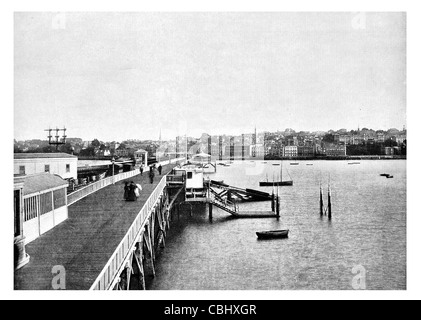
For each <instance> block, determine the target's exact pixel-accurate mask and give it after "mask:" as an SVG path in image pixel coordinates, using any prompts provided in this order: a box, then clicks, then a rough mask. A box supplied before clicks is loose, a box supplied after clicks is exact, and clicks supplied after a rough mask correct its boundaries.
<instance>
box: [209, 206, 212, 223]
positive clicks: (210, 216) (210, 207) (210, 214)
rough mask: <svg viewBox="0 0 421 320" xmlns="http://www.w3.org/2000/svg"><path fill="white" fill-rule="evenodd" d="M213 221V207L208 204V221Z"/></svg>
mask: <svg viewBox="0 0 421 320" xmlns="http://www.w3.org/2000/svg"><path fill="white" fill-rule="evenodd" d="M212 219H213V205H212V203H209V220H210V221H212Z"/></svg>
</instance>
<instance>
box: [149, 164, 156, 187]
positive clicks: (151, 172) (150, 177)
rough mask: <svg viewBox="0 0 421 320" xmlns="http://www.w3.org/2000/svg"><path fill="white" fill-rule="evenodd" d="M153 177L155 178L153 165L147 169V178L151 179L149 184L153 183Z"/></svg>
mask: <svg viewBox="0 0 421 320" xmlns="http://www.w3.org/2000/svg"><path fill="white" fill-rule="evenodd" d="M154 178H155V172H154V167H150V170H149V180H150V181H151V184H152V183H153V179H154Z"/></svg>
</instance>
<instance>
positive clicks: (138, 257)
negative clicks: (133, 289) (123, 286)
mask: <svg viewBox="0 0 421 320" xmlns="http://www.w3.org/2000/svg"><path fill="white" fill-rule="evenodd" d="M142 246H143V244H142V243H141V242H139V243H138V245H137V247H138V248H137V249H136V250H135V252H134V254H133V264H135V265H136V267H137V269H138V271H139V272H138V274H137V281H138V288H137V289H138V290H146V284H145V271H144V269H143V258H142V251H143V248H142Z"/></svg>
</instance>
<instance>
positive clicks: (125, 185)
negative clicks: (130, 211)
mask: <svg viewBox="0 0 421 320" xmlns="http://www.w3.org/2000/svg"><path fill="white" fill-rule="evenodd" d="M129 191H130V187H129V183H128V182H125V183H124V200H127V199H129Z"/></svg>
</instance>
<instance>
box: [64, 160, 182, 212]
mask: <svg viewBox="0 0 421 320" xmlns="http://www.w3.org/2000/svg"><path fill="white" fill-rule="evenodd" d="M182 160H184V158H177V159H172V160H171V163H176V162H177V161H182ZM158 164H161V165H163V166H165V165H167V164H170V161H169V160H167V161H163V162H160V163H158ZM148 171H149V167H146V168H145V172H148ZM138 174H140V170H139V169H135V170H133V171H128V172H123V173H119V174H116V175H114V176H111V177H107V178H105V179H102V180H99V181H97V182H94V183H92V184H89V185H87V186H86V187H83V188H81V189H79V190H77V191H75V192H72V193H70V194H68V195H67V204H68V205H71V204H73V203H75V202H76V201H79V200H81V199H83V198H85V197H86V196H89V195H90V194H92V193H94V192H96V191H98V190H100V189H102V188H105V187H106V186H109V185H111V184H113V181H114V183H115V182H118V181H121V180H125V179H128V178H131V177H134V176H137V175H138Z"/></svg>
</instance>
